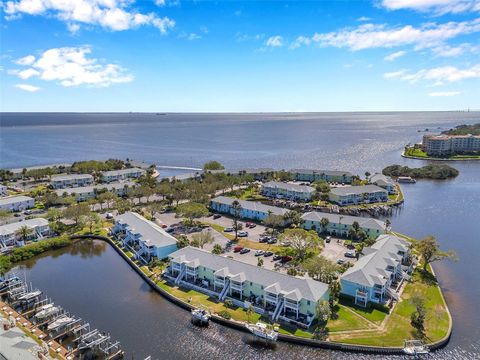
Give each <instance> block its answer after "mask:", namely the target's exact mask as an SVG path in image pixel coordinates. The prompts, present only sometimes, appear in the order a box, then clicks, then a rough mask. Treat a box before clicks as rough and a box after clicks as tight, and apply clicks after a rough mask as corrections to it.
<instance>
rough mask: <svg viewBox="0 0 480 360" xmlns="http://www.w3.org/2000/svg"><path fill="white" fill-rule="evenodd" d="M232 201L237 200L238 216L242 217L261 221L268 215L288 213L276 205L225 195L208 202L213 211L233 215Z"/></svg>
mask: <svg viewBox="0 0 480 360" xmlns="http://www.w3.org/2000/svg"><path fill="white" fill-rule="evenodd" d="M234 201H238V203H239V204H240V217H241V218H244V219H250V220H257V221H262V220H265V219H266V218H267V216H268V215H270V214H272V215H279V216H283V215H285V214H286V213H288V210H287V209H283V208H280V207H276V206H270V205H264V204H262V203H260V202H256V201H246V200H239V199H234V198H229V197H226V196H217V197H216V198H214V199H212V201H211V202H210V208H211V209H212V210H213V211H217V212H220V213H224V214H230V215H234V214H235V210H234V208H233V207H232V204H233V202H234Z"/></svg>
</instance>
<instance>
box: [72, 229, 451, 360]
mask: <svg viewBox="0 0 480 360" xmlns="http://www.w3.org/2000/svg"><path fill="white" fill-rule="evenodd" d="M70 238H71V239H72V240H74V241H75V240H78V241H80V240H83V239H95V240H100V241H104V242H107V243H108V244H109V245H111V246H112V247H113V248H114V250H115V251H116V252H117V253H118V254H119V255H120V256H121V257H122V258H123V259H124V260H125V261H126V262H127V264H128V265H130V267H131V268H132V269H133V270H134V271H135V272H136V273H137V274H138V275H140V277H142V279H143V280H144V281H145V282H146V283H147V284H148V285H149V286H150V287H151V288H152V289H153V290H155V291H156V292H157V293H158V294H160V295H161V296H163V297H164V298H165V299H167V300H169V301H170V302H172V303H173V304H175V305H178V306H179V307H181V308H183V309H185V310H187V311H190V310H192V309H193V308H194V306H193V305H191V304H189V303H187V302H184V301H183V300H180V299H178V298H177V297H175V296H173V295H172V294H170V293H169V292H168V291H166V290H164V289H162V288H161V287H159V286H158V285H157V284H156V283H155V282H154V281H153V280H152V279H150V278H149V277H148V275H147V274H146V273H145V272H143V271H142V269H141V268H140V267H139V266H138V265H137V264H135V263H134V262H133V261H132V260H131V259H130V258H129V257H128V256H127V255H126V254H125V253H124V252H123V250H122V249H120V248H119V247H118V246H117V245H116V244H115V243H114V241H113V240H112V239H110V238H109V237H104V236H98V235H74V236H71V237H70ZM432 271H433V269H432ZM438 287H439V290H440V294H441V296H442V300H443V303H444V305H445V309H446V310H447V314H448V318H449V327H448V331H447V334H446V335H445V336H444V337H443V338H442V339H440V340H438V341H436V342H433V343H429V344H426V345H427V346H428V348H429V349H430V350H431V351H435V350H438V349H441V348H443V347H445V346H446V345H447V344H448V342H449V341H450V337H451V334H452V328H453V319H452V316H451V313H450V310H449V308H448V305H447V302H446V301H445V297H444V296H443V292H442V290H441V288H440V286H438ZM211 319H212V321H213V322H215V323H218V324H221V325H224V326H227V327H230V328H233V329H236V330H240V331H242V332H248V331H247V329H246V328H245V326H244V324H243V323H242V322H238V321H235V320H227V319H224V318H222V317H220V316H218V315H216V314H212V315H211ZM278 339H279V340H281V341H284V342H288V343H294V344H297V345H307V346H311V347H318V348H323V349H327V350H336V351H345V352H356V353H372V354H385V355H403V354H404V352H403V347H393V346H391V347H389V346H386V347H381V346H369V345H356V344H350V343H342V342H335V341H323V340H315V339H309V338H303V337H298V336H294V335H286V334H281V333H280V334H278Z"/></svg>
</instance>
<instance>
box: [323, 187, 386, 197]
mask: <svg viewBox="0 0 480 360" xmlns="http://www.w3.org/2000/svg"><path fill="white" fill-rule="evenodd" d="M330 192H331V193H332V194H335V195H339V196H346V195H361V194H364V193H374V192H383V193H386V192H387V191H386V190H385V189H382V188H381V187H379V186H377V185H364V186H345V187H339V188H333V189H331V190H330Z"/></svg>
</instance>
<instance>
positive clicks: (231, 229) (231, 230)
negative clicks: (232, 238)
mask: <svg viewBox="0 0 480 360" xmlns="http://www.w3.org/2000/svg"><path fill="white" fill-rule="evenodd" d="M223 232H233V228H231V227H226V228H225V229H223Z"/></svg>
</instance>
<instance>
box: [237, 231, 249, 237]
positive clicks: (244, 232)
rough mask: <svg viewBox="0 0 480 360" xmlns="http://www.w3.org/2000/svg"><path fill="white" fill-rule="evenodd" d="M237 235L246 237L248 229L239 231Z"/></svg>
mask: <svg viewBox="0 0 480 360" xmlns="http://www.w3.org/2000/svg"><path fill="white" fill-rule="evenodd" d="M238 236H239V237H247V236H248V231H239V232H238Z"/></svg>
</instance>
